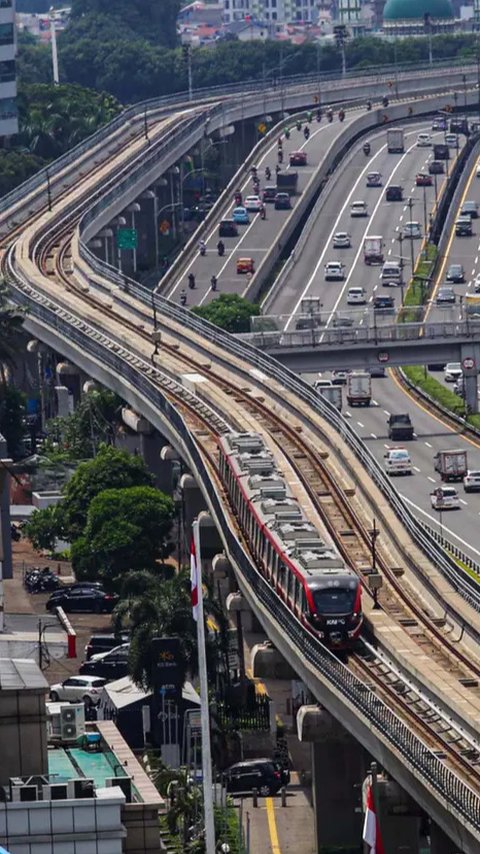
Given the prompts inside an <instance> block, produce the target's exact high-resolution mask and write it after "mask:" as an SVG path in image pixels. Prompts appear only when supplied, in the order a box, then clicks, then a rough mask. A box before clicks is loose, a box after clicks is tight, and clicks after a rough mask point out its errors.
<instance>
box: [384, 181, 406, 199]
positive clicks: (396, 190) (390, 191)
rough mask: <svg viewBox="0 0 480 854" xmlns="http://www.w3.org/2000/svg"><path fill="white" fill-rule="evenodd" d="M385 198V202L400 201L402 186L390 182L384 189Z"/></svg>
mask: <svg viewBox="0 0 480 854" xmlns="http://www.w3.org/2000/svg"><path fill="white" fill-rule="evenodd" d="M385 199H386V201H387V202H402V201H403V187H400V186H399V185H398V184H390V185H389V186H388V187H387V189H386V190H385Z"/></svg>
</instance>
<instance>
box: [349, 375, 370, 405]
mask: <svg viewBox="0 0 480 854" xmlns="http://www.w3.org/2000/svg"><path fill="white" fill-rule="evenodd" d="M371 399H372V378H371V376H370V374H369V373H367V372H366V371H355V372H354V373H352V374H349V375H348V378H347V401H348V403H349V404H350V406H370V401H371Z"/></svg>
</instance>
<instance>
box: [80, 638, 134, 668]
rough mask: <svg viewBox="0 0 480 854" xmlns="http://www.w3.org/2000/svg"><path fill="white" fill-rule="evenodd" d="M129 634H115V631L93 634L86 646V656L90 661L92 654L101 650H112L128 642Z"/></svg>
mask: <svg viewBox="0 0 480 854" xmlns="http://www.w3.org/2000/svg"><path fill="white" fill-rule="evenodd" d="M128 641H129V637H128V635H125V634H122V635H114V634H113V632H109V633H107V634H98V635H92V636H91V638H90V640H89V641H88V643H87V645H86V647H85V658H86V660H87V661H89V660H90V659H91V657H92V655H97V653H100V652H110V650H112V649H114V648H115V647H117V646H120V644H123V643H128Z"/></svg>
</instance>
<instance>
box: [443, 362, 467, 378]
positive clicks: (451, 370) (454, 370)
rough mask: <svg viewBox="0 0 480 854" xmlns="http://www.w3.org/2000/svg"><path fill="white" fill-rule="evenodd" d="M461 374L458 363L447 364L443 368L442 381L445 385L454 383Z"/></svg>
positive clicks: (460, 367)
mask: <svg viewBox="0 0 480 854" xmlns="http://www.w3.org/2000/svg"><path fill="white" fill-rule="evenodd" d="M462 374H463V371H462V366H461V364H460V362H448V363H447V364H446V365H445V368H444V374H443V379H444V380H445V382H446V383H454V382H455V380H458V378H459V377H461V376H462Z"/></svg>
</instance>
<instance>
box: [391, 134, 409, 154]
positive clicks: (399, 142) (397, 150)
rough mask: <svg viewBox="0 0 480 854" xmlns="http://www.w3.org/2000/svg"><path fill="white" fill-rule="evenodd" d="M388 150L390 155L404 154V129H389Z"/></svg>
mask: <svg viewBox="0 0 480 854" xmlns="http://www.w3.org/2000/svg"><path fill="white" fill-rule="evenodd" d="M387 150H388V153H389V154H403V152H404V151H405V141H404V131H403V128H389V129H388V130H387Z"/></svg>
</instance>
